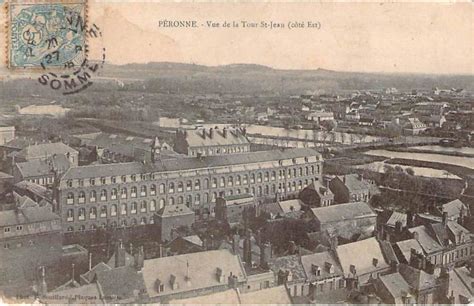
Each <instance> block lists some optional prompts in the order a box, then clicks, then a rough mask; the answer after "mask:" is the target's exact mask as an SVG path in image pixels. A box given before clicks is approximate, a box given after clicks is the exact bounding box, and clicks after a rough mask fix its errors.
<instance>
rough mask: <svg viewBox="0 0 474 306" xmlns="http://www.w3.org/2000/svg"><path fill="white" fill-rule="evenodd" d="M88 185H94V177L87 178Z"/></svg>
mask: <svg viewBox="0 0 474 306" xmlns="http://www.w3.org/2000/svg"><path fill="white" fill-rule="evenodd" d="M89 185H91V186H95V179H94V178H91V179H89Z"/></svg>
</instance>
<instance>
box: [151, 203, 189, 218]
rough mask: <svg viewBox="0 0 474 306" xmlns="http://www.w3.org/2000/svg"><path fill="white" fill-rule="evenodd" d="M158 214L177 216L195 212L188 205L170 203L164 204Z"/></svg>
mask: <svg viewBox="0 0 474 306" xmlns="http://www.w3.org/2000/svg"><path fill="white" fill-rule="evenodd" d="M157 214H158V215H159V216H161V217H175V216H184V215H190V214H194V212H193V211H192V210H191V209H190V208H189V207H187V206H186V205H182V204H181V205H178V204H174V205H171V204H169V205H165V206H163V208H161V209H160V210H159V211H158V212H157Z"/></svg>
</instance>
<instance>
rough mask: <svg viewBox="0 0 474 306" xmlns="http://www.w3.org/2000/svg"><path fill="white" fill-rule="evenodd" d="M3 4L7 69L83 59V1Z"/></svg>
mask: <svg viewBox="0 0 474 306" xmlns="http://www.w3.org/2000/svg"><path fill="white" fill-rule="evenodd" d="M7 7H8V17H9V26H8V30H9V31H8V35H9V37H8V38H9V46H8V47H9V50H8V51H9V52H8V55H9V57H8V66H9V67H10V68H13V69H15V68H40V69H41V68H42V69H44V67H64V66H65V65H66V66H69V67H70V66H79V65H81V63H82V62H83V61H84V59H85V58H86V54H85V53H86V50H85V49H86V48H85V47H86V36H85V15H86V0H82V1H81V0H76V1H68V0H62V1H60V0H54V1H53V0H52V1H34V2H25V1H21V2H20V1H17V0H10V1H9V2H8V3H7Z"/></svg>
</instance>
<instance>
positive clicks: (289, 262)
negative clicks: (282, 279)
mask: <svg viewBox="0 0 474 306" xmlns="http://www.w3.org/2000/svg"><path fill="white" fill-rule="evenodd" d="M269 266H270V269H271V270H272V271H273V272H274V273H278V271H280V270H282V271H291V274H292V281H289V282H288V283H290V284H291V283H298V282H304V281H305V280H306V273H305V272H304V267H303V264H302V263H301V259H300V256H299V255H288V256H282V257H277V258H273V259H272V260H271V261H270V262H269Z"/></svg>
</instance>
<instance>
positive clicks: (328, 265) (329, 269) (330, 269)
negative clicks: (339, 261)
mask: <svg viewBox="0 0 474 306" xmlns="http://www.w3.org/2000/svg"><path fill="white" fill-rule="evenodd" d="M324 265H325V266H326V271H327V272H328V273H329V274H333V273H334V265H333V264H332V263H330V262H325V263H324Z"/></svg>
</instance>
